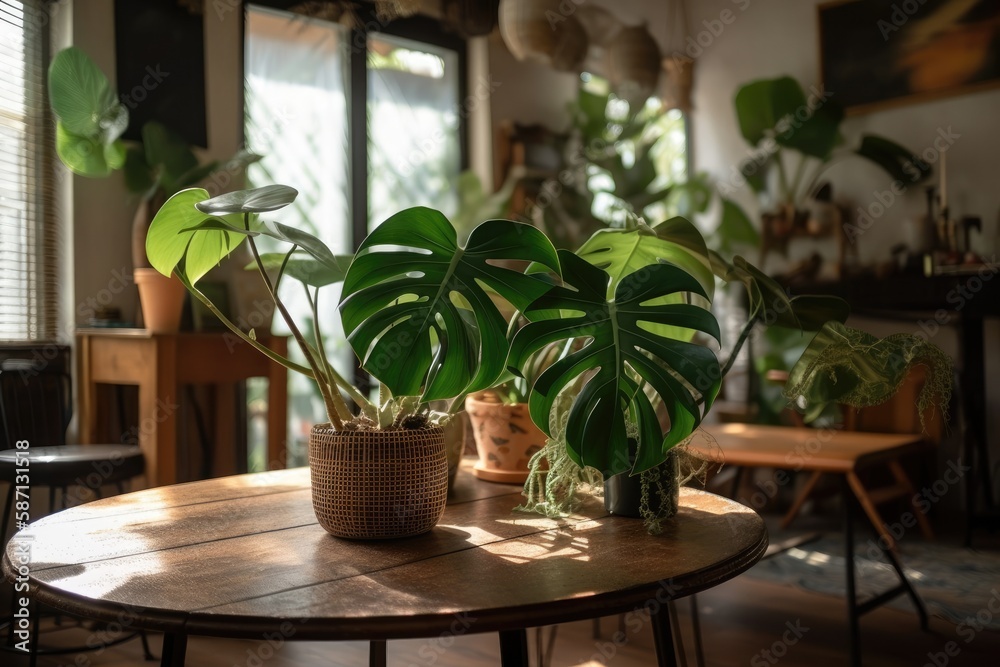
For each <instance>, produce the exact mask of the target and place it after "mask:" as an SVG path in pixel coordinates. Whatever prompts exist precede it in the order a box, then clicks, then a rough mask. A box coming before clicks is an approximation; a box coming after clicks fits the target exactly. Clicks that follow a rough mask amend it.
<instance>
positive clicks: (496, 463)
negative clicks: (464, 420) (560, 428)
mask: <svg viewBox="0 0 1000 667" xmlns="http://www.w3.org/2000/svg"><path fill="white" fill-rule="evenodd" d="M491 398H492V397H490V395H488V394H479V395H473V396H469V397H468V398H466V399H465V410H466V412H468V413H469V421H470V422H471V423H472V433H473V436H474V437H475V440H476V451H477V453H478V454H479V461H477V462H476V465H475V467H474V468H473V471H472V472H473V474H474V475H475V476H476V477H478V478H479V479H484V480H487V481H490V482H507V483H509V484H521V483H523V482H524V481H525V480H526V479H528V461H529V460H530V459H531V457H532V455H534V453H535V452H537V451H538V450H540V449H541V448H542V447H543V446H544V445H545V434H544V433H542V431H541V429H539V428H538V427H537V426H535V424H534V422H532V421H531V417H530V416H528V406H527V404H525V403H502V402H500V401H499V400H498V399H495V398H493V399H492V400H491Z"/></svg>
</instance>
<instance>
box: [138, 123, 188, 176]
mask: <svg viewBox="0 0 1000 667" xmlns="http://www.w3.org/2000/svg"><path fill="white" fill-rule="evenodd" d="M142 146H143V149H144V150H145V152H146V163H147V164H148V165H149V166H150V167H151V168H152V169H153V171H155V172H157V173H158V175H159V179H160V181H161V182H162V183H163V184H164V185H165V187H166V188H168V189H173V184H174V183H176V182H177V179H178V178H180V177H181V176H182V175H183V174H184V173H185V172H187V171H188V170H190V169H192V168H194V167H196V166H197V165H198V158H197V157H195V155H194V153H193V152H192V151H191V147H190V146H189V145H188V143H187V142H186V141H185V140H184V139H183V138H182V137H181V136H180V135H178V134H176V133H174V132H171V131H170V130H168V129H167V128H166V127H165V126H164V125H162V124H161V123H157V122H156V121H150V122H148V123H146V124H145V125H143V126H142Z"/></svg>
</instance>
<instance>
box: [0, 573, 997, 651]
mask: <svg viewBox="0 0 1000 667" xmlns="http://www.w3.org/2000/svg"><path fill="white" fill-rule="evenodd" d="M994 583H996V584H1000V582H994ZM442 585H447V582H442ZM983 595H984V601H983V604H984V608H985V605H986V602H987V600H988V599H989V595H990V591H989V590H988V589H984V591H983ZM698 600H699V605H700V609H701V621H702V632H703V637H704V643H705V657H706V663H707V665H710V666H712V667H730V666H731V667H736V666H740V667H745V666H746V665H750V666H751V667H764V666H768V665H775V664H778V663H779V662H780V663H781V664H783V665H808V666H810V667H825V666H827V665H829V666H831V667H832V666H838V667H839V666H840V665H845V664H847V660H846V652H845V649H846V632H845V625H846V623H845V611H844V604H843V601H842V600H839V599H837V598H834V597H830V596H825V595H819V594H815V593H808V592H805V591H802V590H801V589H798V588H791V587H786V586H781V585H776V584H772V583H766V582H761V581H759V580H756V579H752V578H749V577H745V576H744V577H739V578H737V579H735V580H733V581H730V582H728V583H726V584H724V585H722V586H719V587H717V588H715V589H713V590H711V591H707V592H705V593H702V594H700V595H699V596H698ZM678 605H679V608H680V614H679V620H680V622H681V624H682V629H683V637H684V639H685V640H688V641H687V643H686V649H687V650H688V653H689V655H690V656H691V658H692V660H691V662H690V664H694V663H693V647H692V646H691V643H690V638H691V627H690V616H689V614H688V608H689V605H688V602H687V601H686V600H682V601H681V602H679V603H678ZM635 621H636V622H632V623H629V624H628V627H627V628H626V630H627V632H626V635H625V636H624V641H621V642H618V643H615V642H614V641H613V635H614V633H615V631H616V630H617V618H607V619H604V620H603V621H602V635H603V638H602V639H598V640H595V639H593V637H592V634H591V632H592V631H591V627H592V626H591V623H590V622H581V623H572V624H567V625H563V626H560V628H559V631H558V632H557V634H556V641H555V647H554V652H553V659H552V662H551V664H552V665H553V667H562V666H571V665H572V666H587V667H592V666H593V667H596V666H597V665H602V664H608V665H614V666H616V667H649V666H650V665H654V664H655V662H654V657H653V651H652V636H651V635H650V628H649V624H648V623H641V622H638V621H639V619H638V618H637V619H635ZM789 626H792V627H796V628H797V630H798V634H800V635H801V639H798V640H797V641H796V642H795V643H794V644H790V643H789V644H786V643H784V642H783V640H782V637H783V636H785V637H786V638H788V639H789V640H792V639H796V637H795V635H794V634H792V633H791V632H790V631H789ZM546 632H547V631H546ZM57 634H61V635H64V636H65V637H66V639H70V638H71V636H72V638H73V639H74V640H75V641H78V642H81V643H85V642H86V641H87V638H88V635H87V633H85V632H84V631H82V630H69V631H60V632H59V633H57ZM862 634H863V648H864V656H865V660H864V664H865V666H866V667H871V666H885V667H897V666H898V667H922V666H923V665H925V664H930V665H934V667H944V665H948V666H949V667H951V666H959V667H961V666H968V667H992V666H993V665H1000V633H997V632H992V631H988V630H984V631H982V632H979V633H976V634H975V635H974V637H971V638H970V637H969V635H968V634H967V633H966V634H964V635H959V634H957V633H956V628H955V626H954V625H952V624H950V623H947V622H945V621H943V620H941V619H936V618H932V620H931V631H930V632H929V633H922V632H920V629H919V626H918V625H917V620H916V617H915V616H914V615H912V614H908V613H905V612H900V611H896V610H892V609H886V608H882V609H878V610H876V611H875V612H873V613H871V614H869V615H868V616H866V617H865V618H864V619H863V621H862ZM52 636H53V635H46V641H51V638H52ZM547 636H548V635H546V637H547ZM529 637H530V638H531V640H532V642H534V637H535V632H534V631H530V634H529ZM151 639H152V643H153V650H154V653H155V654H156V655H157V656H158V655H159V650H160V649H159V644H160V638H159V637H158V636H156V635H154V636H152V638H151ZM619 639H621V637H619ZM966 639H971V641H968V642H966ZM949 641H954V642H955V643H956V645H957V648H958V649H959V653H958V654H957V655H956V656H954V657H949V656H947V655H945V653H944V651H945V649H946V645H947V644H948V642H949ZM532 650H534V646H533V647H532ZM764 651H769V653H764ZM953 652H954V651H953ZM937 654H940V655H937ZM498 656H499V650H498V644H497V639H496V636H495V635H469V636H464V637H457V638H454V639H453V638H451V637H444V638H440V637H439V638H435V639H423V640H410V641H399V642H390V644H389V664H390V665H391V666H393V667H424V666H428V667H429V666H430V665H436V666H438V667H477V666H480V665H482V666H484V667H485V666H487V665H490V666H496V665H499V657H498ZM931 656H935V657H936V658H937V660H936V661H935V660H934V659H933V658H932V657H931ZM10 658H11V656H10V654H6V655H4V654H0V664H2V665H4V667H7V666H8V665H9V666H10V667H16V666H17V665H19V664H24V665H27V661H26V660H24V661H23V662H22V661H19V659H10ZM18 658H20V656H18ZM945 660H946V662H945ZM38 664H39V665H40V666H42V667H61V666H63V665H65V666H70V665H73V666H80V667H85V666H86V667H102V666H103V667H125V666H128V665H142V664H150V663H143V660H142V654H141V650H140V645H139V642H138V641H131V642H128V643H126V644H123V645H120V646H116V647H112V648H108V649H106V650H104V651H103V652H101V653H100V654H97V653H83V654H70V655H64V656H48V657H43V658H41V659H40V660H39V662H38ZM366 664H367V645H366V644H363V643H358V642H352V643H340V644H332V643H319V642H293V641H292V642H285V643H283V644H282V645H279V646H273V645H272V644H271V643H269V642H268V641H267V640H265V639H263V638H262V639H261V640H260V641H232V640H219V639H208V638H192V640H191V643H190V645H189V648H188V660H187V665H188V666H189V667H229V666H236V665H238V666H241V667H263V665H267V667H292V666H299V665H317V666H319V665H322V666H324V667H327V666H329V667H334V666H336V667H355V666H356V667H362V666H363V665H366ZM535 664H536V663H535V661H534V658H533V659H532V665H535Z"/></svg>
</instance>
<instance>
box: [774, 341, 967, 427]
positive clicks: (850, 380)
mask: <svg viewBox="0 0 1000 667" xmlns="http://www.w3.org/2000/svg"><path fill="white" fill-rule="evenodd" d="M918 363H919V364H923V365H924V366H926V367H927V369H928V374H929V377H928V380H927V382H926V383H925V385H924V388H923V389H922V390H921V392H920V397H919V401H918V403H919V405H918V408H919V410H920V413H921V420H922V419H923V415H924V412H925V410H926V409H927V408H928V407H930V403H931V399H932V398H936V399H937V400H938V402H939V404H940V405H941V406H942V407H943V408H944V409H947V405H948V399H949V397H950V395H951V382H952V364H951V360H950V359H949V358H948V357H947V356H946V355H945V354H944V353H943V352H942V351H941V350H940V349H939V348H938V347H936V346H935V345H933V344H931V343H929V342H927V341H926V340H925V339H924V338H922V337H921V336H917V335H914V334H892V335H890V336H886V337H885V338H882V339H879V338H876V337H875V336H872V335H870V334H868V333H866V332H864V331H860V330H857V329H851V328H850V327H846V326H844V325H843V324H841V323H839V322H829V323H827V324H826V325H824V326H823V328H822V329H820V331H819V333H817V334H816V336H815V337H814V338H813V340H812V342H810V343H809V346H808V347H806V349H805V351H804V352H803V353H802V356H801V358H800V359H799V360H798V362H796V364H795V365H794V366H793V367H792V370H791V371H790V372H789V377H788V382H787V383H786V388H785V395H786V396H787V397H788V398H790V399H792V400H798V399H800V398H802V399H805V400H806V402H807V403H808V404H810V405H815V404H822V403H825V402H829V401H837V402H838V403H842V404H845V405H851V406H854V407H859V408H860V407H867V406H871V405H878V404H880V403H883V402H885V401H886V400H888V399H889V398H891V397H892V395H893V394H895V393H896V391H897V390H898V389H899V387H900V385H901V384H902V382H903V380H904V379H905V378H906V375H907V374H908V373H909V371H910V369H911V368H912V367H913V366H914V365H915V364H918ZM935 394H936V396H935Z"/></svg>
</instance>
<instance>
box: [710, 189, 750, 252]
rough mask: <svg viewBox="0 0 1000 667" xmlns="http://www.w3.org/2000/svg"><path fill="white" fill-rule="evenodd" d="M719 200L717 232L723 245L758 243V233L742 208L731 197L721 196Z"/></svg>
mask: <svg viewBox="0 0 1000 667" xmlns="http://www.w3.org/2000/svg"><path fill="white" fill-rule="evenodd" d="M721 200H722V220H721V222H719V229H718V233H719V235H720V236H721V237H722V240H723V243H724V245H729V244H730V243H742V244H745V245H757V244H758V243H760V234H758V233H757V230H756V229H755V228H754V226H753V223H752V222H750V218H749V217H747V214H746V212H744V210H743V208H742V207H741V206H740V205H739V204H737V203H736V202H734V201H733V200H731V199H726V198H725V197H721Z"/></svg>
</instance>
